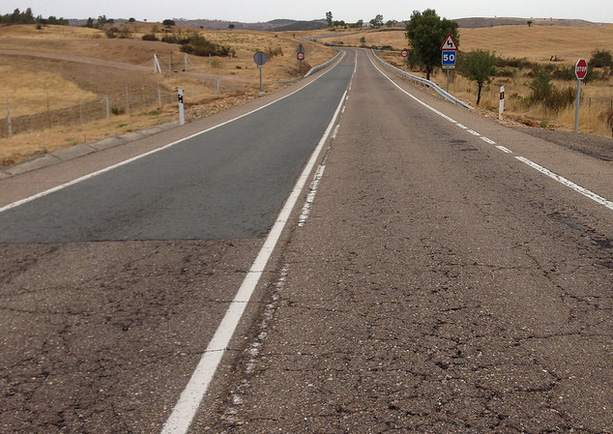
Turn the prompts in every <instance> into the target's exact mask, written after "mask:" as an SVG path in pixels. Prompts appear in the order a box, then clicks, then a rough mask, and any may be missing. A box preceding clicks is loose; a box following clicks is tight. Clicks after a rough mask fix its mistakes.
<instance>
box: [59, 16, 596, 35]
mask: <svg viewBox="0 0 613 434" xmlns="http://www.w3.org/2000/svg"><path fill="white" fill-rule="evenodd" d="M173 19H174V20H175V22H176V23H177V24H178V25H182V26H188V27H196V28H202V29H209V30H226V29H228V28H229V27H230V25H233V26H234V28H235V29H243V30H259V31H268V32H283V31H300V30H319V29H325V28H327V27H328V24H327V22H326V20H325V19H323V18H322V19H318V20H311V21H298V20H290V19H277V20H272V21H267V22H263V23H242V22H240V21H222V20H205V19H199V20H188V19H183V18H173ZM69 21H70V25H71V26H83V25H85V23H86V22H87V20H83V19H78V20H77V19H71V20H69ZM114 21H115V22H116V23H124V22H126V21H127V20H126V19H122V18H118V19H115V20H114ZM454 21H457V22H458V24H459V25H460V27H461V28H465V29H476V28H482V27H495V26H527V25H528V21H532V25H533V26H573V27H594V26H601V25H602V23H594V22H591V21H585V20H568V19H556V18H514V17H494V18H487V17H473V18H456V19H454ZM398 25H399V26H400V27H404V23H403V22H401V21H399V22H398Z"/></svg>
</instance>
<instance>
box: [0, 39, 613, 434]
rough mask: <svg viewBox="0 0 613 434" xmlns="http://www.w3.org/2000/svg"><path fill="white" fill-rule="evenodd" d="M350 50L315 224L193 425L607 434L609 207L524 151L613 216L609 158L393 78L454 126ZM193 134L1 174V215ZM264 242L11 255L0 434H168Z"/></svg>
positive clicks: (1, 307) (276, 262)
mask: <svg viewBox="0 0 613 434" xmlns="http://www.w3.org/2000/svg"><path fill="white" fill-rule="evenodd" d="M346 51H347V55H346V56H345V58H344V59H343V60H342V61H341V65H343V68H342V71H343V77H342V80H341V78H340V74H339V77H337V78H335V79H334V80H336V86H343V88H344V86H345V85H346V81H345V77H346V76H347V71H350V70H352V65H353V62H356V61H357V69H356V73H355V75H354V77H353V80H352V83H351V85H350V87H349V91H348V98H347V100H346V101H345V104H344V107H343V110H342V112H341V115H340V117H339V119H338V121H337V126H338V128H334V130H333V131H334V133H333V134H332V136H331V137H330V138H329V139H328V141H327V142H326V143H325V147H324V152H323V154H322V157H321V158H320V160H319V163H318V164H319V165H320V167H319V168H316V170H317V172H318V174H319V175H320V176H321V179H319V180H318V184H317V189H316V191H311V192H310V193H311V194H312V195H314V199H313V202H312V204H311V206H310V214H309V215H308V218H306V220H304V217H303V216H301V210H300V207H298V208H296V209H294V211H293V213H292V215H291V216H290V219H289V222H288V224H287V226H286V229H285V231H284V233H283V234H282V236H281V240H280V243H279V245H278V246H277V248H276V249H275V251H274V252H273V255H272V258H271V261H270V263H269V264H268V266H267V267H266V270H265V272H264V273H263V276H262V279H261V280H260V284H259V285H258V287H257V289H256V292H255V294H254V295H253V297H252V301H251V302H250V305H249V306H248V308H247V310H246V316H245V317H244V318H243V321H242V323H241V324H240V325H239V328H238V330H237V332H236V334H235V336H234V339H233V341H232V342H231V344H230V347H229V348H228V349H227V352H226V355H225V356H224V358H223V360H222V364H221V365H220V366H219V368H218V371H217V373H216V376H215V378H214V380H213V382H212V385H211V387H210V389H209V390H208V391H207V393H206V395H205V397H204V400H203V401H202V404H201V406H200V408H199V411H198V413H197V414H196V416H195V418H194V420H193V423H192V425H191V428H190V430H189V432H190V433H205V432H206V433H209V432H210V433H227V434H234V433H236V434H238V433H277V432H282V433H303V432H304V433H387V432H415V433H476V434H477V433H590V434H591V433H613V357H612V356H613V292H612V288H613V211H611V210H610V209H608V208H606V207H605V206H602V205H601V204H598V203H596V202H594V201H592V200H591V199H589V198H587V197H585V196H583V195H581V194H579V193H578V192H576V191H573V190H571V189H569V188H568V187H567V186H565V185H562V184H560V183H559V182H556V181H555V180H553V179H551V178H549V177H546V176H544V175H543V174H542V173H540V172H538V171H536V170H534V169H533V168H532V167H529V166H528V165H526V164H524V163H523V162H521V161H520V160H518V159H517V158H516V157H517V156H523V157H526V158H529V159H531V160H532V161H535V162H536V163H538V164H541V165H543V166H545V167H547V168H548V169H550V170H552V171H553V172H554V173H556V174H559V175H560V176H564V177H566V178H567V179H570V180H573V181H574V182H577V183H578V184H580V185H581V186H583V187H585V188H587V189H590V190H592V191H595V192H596V193H598V194H599V195H602V196H603V197H605V198H607V199H609V200H612V199H613V182H612V181H613V166H612V165H611V164H610V161H611V160H613V158H610V157H611V156H613V152H612V151H611V149H612V148H611V147H610V146H609V143H608V142H606V141H605V140H604V139H602V140H600V139H599V140H598V141H597V142H598V143H597V145H598V146H597V150H596V151H595V150H594V148H593V147H592V146H591V144H592V141H591V140H590V139H589V138H588V137H580V138H579V139H577V137H576V136H573V135H569V134H566V135H564V134H555V137H553V136H547V134H546V133H543V132H538V133H534V134H532V132H531V133H530V134H527V133H526V131H525V130H524V129H511V128H506V127H504V126H501V125H499V124H497V123H495V122H493V121H492V120H490V119H485V118H481V117H479V116H476V115H474V114H473V113H471V112H469V111H467V110H464V109H461V108H458V107H454V106H452V105H450V104H448V103H445V102H442V101H440V100H438V99H437V98H435V97H433V96H431V95H429V94H428V93H427V92H425V91H423V90H420V89H417V88H415V87H413V86H411V85H409V84H407V83H403V82H401V81H399V80H397V79H395V82H396V83H397V84H398V86H400V87H401V88H402V89H404V90H406V91H407V92H409V93H411V94H412V95H415V96H416V97H417V99H419V100H420V101H423V102H424V103H426V104H428V105H430V106H432V107H433V108H435V109H436V110H439V111H440V112H441V113H444V114H445V116H448V117H450V118H453V119H454V120H455V121H454V122H455V123H452V122H450V121H449V120H448V119H446V118H443V117H442V116H441V115H440V114H437V113H436V112H433V111H431V110H428V109H426V108H424V106H422V105H420V104H419V103H418V102H416V101H415V100H413V99H411V98H410V97H408V96H407V95H406V94H404V93H402V92H401V91H400V90H399V89H398V88H397V87H395V86H393V85H392V83H390V81H389V80H387V79H385V77H384V76H383V75H382V74H381V72H379V71H377V69H376V68H375V66H374V65H373V63H371V61H370V60H369V59H370V57H369V55H367V53H366V52H365V51H362V50H346ZM337 72H339V71H337ZM330 77H334V75H331V76H329V77H328V78H330ZM331 90H334V91H337V90H338V89H337V88H336V87H335V86H334V85H332V84H330V88H329V90H328V91H327V92H324V93H330V91H331ZM290 91H291V89H289V90H288V93H289V92H290ZM258 103H260V104H263V103H264V101H262V102H258ZM252 108H253V107H252ZM245 110H247V109H244V110H243V112H241V113H244V112H245ZM235 113H237V112H236V111H233V112H232V113H224V114H222V115H221V116H220V117H219V118H218V120H217V121H216V120H212V119H207V120H203V121H202V122H201V123H194V124H190V125H188V126H187V127H186V128H187V129H188V130H189V132H190V134H191V133H194V132H196V131H198V130H201V129H204V128H205V127H206V128H209V127H210V126H211V123H215V122H221V120H227V119H229V118H231V117H232V116H234V114H235ZM260 113H262V112H260ZM222 118H223V119H222ZM459 126H461V128H458V127H459ZM462 127H465V128H468V129H470V130H465V129H463V128H462ZM280 129H282V128H280ZM469 131H471V132H469ZM185 133H186V130H181V132H179V131H178V130H169V131H167V132H163V133H161V134H159V135H156V136H152V138H149V139H146V140H141V141H138V142H135V143H133V144H132V145H122V146H117V147H113V148H111V149H108V150H103V151H100V152H99V153H97V154H98V155H94V154H91V155H88V156H86V157H83V158H80V159H76V160H74V161H73V162H62V163H61V164H57V165H55V166H49V167H47V168H45V169H40V170H36V171H32V173H29V174H27V175H26V174H23V175H18V176H15V177H9V178H6V179H5V180H1V182H2V186H3V187H4V190H3V197H2V198H1V200H0V202H1V203H2V205H4V204H6V203H10V202H11V201H14V200H18V199H19V198H21V197H24V196H28V195H31V194H34V192H35V190H37V189H40V190H43V189H46V188H50V187H51V186H52V185H54V183H55V184H57V183H63V182H67V181H68V180H69V179H71V178H68V179H66V178H67V177H68V176H69V175H70V176H77V175H78V176H82V175H83V174H86V173H89V172H90V171H93V170H99V169H100V168H102V167H107V166H108V165H111V164H115V163H116V162H117V161H121V159H122V158H126V155H132V154H130V153H133V154H138V153H140V152H144V151H147V150H150V149H153V148H155V147H156V146H163V145H164V144H165V143H168V142H169V141H172V140H177V139H178V137H177V136H179V135H180V134H185ZM543 134H545V135H543ZM484 138H487V139H488V141H485V140H482V139H484ZM169 139H170V140H169ZM571 142H572V143H571ZM492 143H495V144H497V145H500V146H504V150H502V149H500V148H497V147H496V146H495V145H494V144H492ZM507 151H508V152H507ZM584 151H585V152H584ZM218 166H219V167H220V168H223V166H222V165H221V164H220V165H218ZM26 180H29V182H25V181H26ZM306 195H307V193H306V192H303V195H302V198H301V199H300V200H299V202H298V203H299V204H302V203H304V201H305V200H306ZM311 198H312V197H311ZM40 220H41V222H42V223H41V228H42V229H41V231H44V230H45V225H44V222H45V220H44V219H40ZM299 222H300V223H299ZM263 242H264V240H263V239H262V238H258V237H256V236H253V237H251V238H250V237H245V238H240V239H210V240H207V239H192V240H185V239H183V240H174V239H172V237H171V236H168V237H166V238H164V239H155V237H151V239H145V240H122V239H114V238H113V239H107V240H101V241H97V242H91V240H90V241H87V240H81V241H75V242H56V241H49V242H47V243H44V244H43V243H25V242H23V243H19V242H4V243H0V262H1V263H2V268H1V269H0V291H1V292H0V295H1V299H0V390H1V391H2V393H0V432H3V433H4V432H6V433H33V432H35V433H65V432H71V433H72V432H75V433H76V432H78V433H106V432H108V433H124V432H139V433H150V432H160V430H161V429H162V427H163V426H164V423H165V422H166V420H167V418H168V417H169V415H170V413H171V412H172V410H173V407H174V406H175V404H176V402H177V399H178V398H179V396H180V394H181V392H182V391H183V389H184V387H185V385H186V383H187V382H188V380H189V378H190V376H191V374H192V372H193V371H194V369H195V367H196V365H197V363H198V360H199V359H200V356H201V355H202V353H203V351H205V350H206V348H207V344H208V342H209V340H210V339H211V337H212V335H213V333H214V332H215V329H216V327H217V325H218V324H219V322H220V320H221V318H222V316H223V315H224V312H225V310H226V308H227V307H228V305H229V302H230V301H231V300H232V299H233V297H234V295H235V293H236V290H237V289H238V288H239V286H240V285H241V282H242V281H243V279H244V278H245V276H246V275H247V274H248V270H249V269H250V266H251V264H252V262H253V260H254V258H255V257H256V255H257V252H258V251H259V250H260V248H261V247H262V244H263Z"/></svg>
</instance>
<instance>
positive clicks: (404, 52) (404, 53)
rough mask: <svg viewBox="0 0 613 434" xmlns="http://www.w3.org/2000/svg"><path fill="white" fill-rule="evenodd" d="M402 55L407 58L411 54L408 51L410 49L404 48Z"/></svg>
mask: <svg viewBox="0 0 613 434" xmlns="http://www.w3.org/2000/svg"><path fill="white" fill-rule="evenodd" d="M400 55H401V56H402V57H405V58H406V57H408V56H409V51H408V50H402V51H401V52H400Z"/></svg>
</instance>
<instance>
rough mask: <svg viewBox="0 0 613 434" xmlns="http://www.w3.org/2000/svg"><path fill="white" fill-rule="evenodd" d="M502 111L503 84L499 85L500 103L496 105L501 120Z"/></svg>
mask: <svg viewBox="0 0 613 434" xmlns="http://www.w3.org/2000/svg"><path fill="white" fill-rule="evenodd" d="M503 113H504V86H500V105H499V106H498V119H500V120H502V114H503Z"/></svg>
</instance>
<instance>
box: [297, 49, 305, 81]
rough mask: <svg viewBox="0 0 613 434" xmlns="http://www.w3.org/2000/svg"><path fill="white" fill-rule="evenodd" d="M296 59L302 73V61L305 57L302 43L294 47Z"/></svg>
mask: <svg viewBox="0 0 613 434" xmlns="http://www.w3.org/2000/svg"><path fill="white" fill-rule="evenodd" d="M296 59H298V62H300V73H301V74H302V62H304V59H305V54H304V47H303V46H302V44H300V45H298V48H297V49H296Z"/></svg>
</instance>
